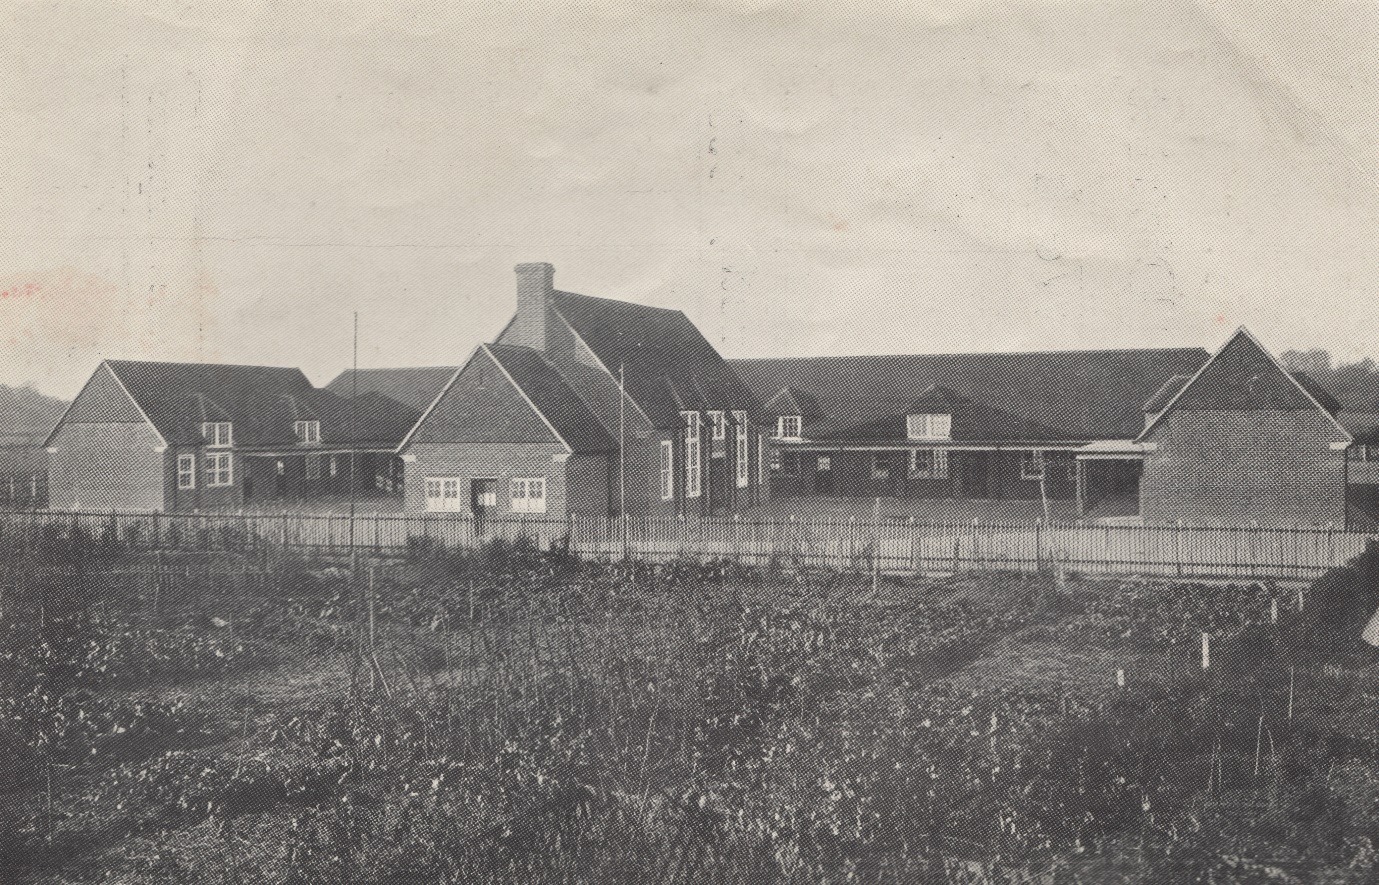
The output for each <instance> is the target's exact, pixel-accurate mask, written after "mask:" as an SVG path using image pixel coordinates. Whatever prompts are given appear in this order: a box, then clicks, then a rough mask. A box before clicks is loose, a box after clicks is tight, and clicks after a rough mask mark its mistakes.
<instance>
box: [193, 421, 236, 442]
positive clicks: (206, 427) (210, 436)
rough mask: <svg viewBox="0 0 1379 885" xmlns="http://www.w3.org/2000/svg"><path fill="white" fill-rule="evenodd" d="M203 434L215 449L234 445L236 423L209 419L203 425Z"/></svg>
mask: <svg viewBox="0 0 1379 885" xmlns="http://www.w3.org/2000/svg"><path fill="white" fill-rule="evenodd" d="M201 435H202V436H203V437H205V439H206V445H208V446H210V447H211V448H214V449H223V448H227V447H229V446H232V445H234V436H235V435H234V425H232V424H231V423H230V422H229V421H207V422H206V423H205V424H202V425H201Z"/></svg>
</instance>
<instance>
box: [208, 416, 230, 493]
mask: <svg viewBox="0 0 1379 885" xmlns="http://www.w3.org/2000/svg"><path fill="white" fill-rule="evenodd" d="M225 426H226V427H229V426H230V425H228V424H227V425H225ZM234 484H235V462H234V456H233V455H231V454H230V453H229V452H212V453H209V454H207V455H206V485H207V486H208V487H211V488H219V487H221V486H229V485H234Z"/></svg>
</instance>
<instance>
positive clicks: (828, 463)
mask: <svg viewBox="0 0 1379 885" xmlns="http://www.w3.org/2000/svg"><path fill="white" fill-rule="evenodd" d="M833 489H834V483H833V456H832V455H818V456H816V457H815V460H814V493H815V494H816V495H831V494H833Z"/></svg>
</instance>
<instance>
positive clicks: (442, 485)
mask: <svg viewBox="0 0 1379 885" xmlns="http://www.w3.org/2000/svg"><path fill="white" fill-rule="evenodd" d="M432 489H435V490H437V491H439V492H440V494H438V495H432V494H431V491H432ZM447 489H451V490H453V491H454V494H453V495H448V494H446V491H447ZM422 494H423V497H424V498H425V500H426V512H427V513H458V512H460V509H461V507H460V500H461V498H460V477H458V476H428V477H426V478H425V481H424V485H423V488H422ZM451 500H453V501H454V502H455V506H453V507H446V506H445V502H446V501H451ZM433 501H436V502H440V503H439V506H434V507H433V506H432V502H433Z"/></svg>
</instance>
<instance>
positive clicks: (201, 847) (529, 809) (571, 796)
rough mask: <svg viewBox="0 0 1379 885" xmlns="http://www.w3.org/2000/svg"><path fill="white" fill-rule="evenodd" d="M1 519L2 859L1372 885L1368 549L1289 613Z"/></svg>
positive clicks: (584, 875)
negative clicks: (185, 537) (201, 544)
mask: <svg viewBox="0 0 1379 885" xmlns="http://www.w3.org/2000/svg"><path fill="white" fill-rule="evenodd" d="M5 540H6V542H7V543H6V544H4V546H3V549H4V550H5V551H6V552H5V554H4V556H5V560H4V561H3V562H0V570H3V571H2V572H0V586H3V587H4V588H5V594H4V596H3V599H0V607H3V620H0V631H2V632H0V723H3V724H2V725H0V753H3V754H4V758H5V760H6V762H5V764H3V765H0V870H5V871H6V872H7V876H8V879H7V881H52V882H87V881H98V880H99V881H120V882H139V883H145V882H148V883H152V882H216V883H219V882H235V883H259V882H263V883H268V882H272V883H316V882H321V883H326V882H331V883H334V882H433V881H437V882H466V883H468V882H500V881H501V882H507V881H538V882H539V881H557V882H569V881H623V880H630V879H634V878H636V879H641V880H645V881H686V882H698V881H734V882H758V881H784V882H820V881H838V882H842V881H866V882H872V881H886V882H934V883H938V882H944V883H948V882H962V881H983V882H985V881H991V882H995V881H1010V882H1019V881H1040V882H1047V883H1055V882H1073V881H1082V882H1089V881H1094V882H1144V883H1150V882H1153V883H1164V882H1194V881H1200V882H1208V881H1210V882H1216V883H1227V882H1240V883H1245V882H1264V881H1270V882H1287V881H1298V882H1303V881H1306V882H1337V883H1340V882H1368V881H1373V880H1374V877H1375V876H1376V875H1379V854H1376V844H1377V843H1376V840H1379V777H1377V776H1376V775H1379V769H1377V768H1376V758H1377V757H1376V750H1377V749H1379V748H1377V747H1376V741H1377V740H1379V730H1376V725H1379V722H1376V717H1379V709H1376V707H1375V705H1374V703H1373V697H1374V694H1375V692H1376V688H1379V667H1376V666H1375V663H1374V661H1373V660H1372V658H1371V657H1370V656H1369V655H1368V653H1367V652H1366V651H1365V647H1364V646H1362V645H1361V644H1360V643H1359V642H1358V641H1356V640H1354V639H1353V638H1352V637H1354V636H1355V635H1356V634H1357V632H1358V624H1359V623H1362V622H1363V619H1364V618H1365V617H1366V616H1367V614H1368V612H1367V610H1366V608H1367V606H1368V605H1369V604H1370V603H1371V602H1372V600H1368V599H1366V598H1364V596H1363V594H1361V593H1359V591H1358V590H1357V587H1358V586H1359V579H1358V576H1357V574H1356V573H1353V572H1345V573H1338V574H1336V575H1333V576H1332V577H1331V578H1329V579H1328V580H1326V581H1324V582H1323V583H1322V584H1320V585H1319V586H1317V587H1316V588H1313V589H1312V590H1310V591H1309V592H1308V594H1307V595H1306V596H1305V605H1304V606H1303V608H1302V610H1301V611H1299V610H1298V599H1299V597H1298V595H1297V594H1296V593H1295V592H1294V591H1293V590H1292V589H1291V588H1288V589H1280V588H1274V587H1269V586H1264V585H1259V584H1240V585H1235V586H1202V585H1185V584H1177V585H1175V584H1166V583H1159V582H1145V581H1138V580H1124V581H1119V582H1093V581H1083V580H1079V579H1076V578H1075V577H1070V578H1066V579H1064V578H1063V577H1061V576H1057V575H1029V576H1020V575H994V576H993V575H984V576H973V577H962V576H959V577H955V578H949V579H906V580H883V581H881V583H880V584H879V586H876V587H873V584H872V582H871V580H870V578H858V577H854V576H848V575H842V574H835V573H828V572H816V571H797V570H792V569H788V568H784V567H772V568H768V569H764V570H760V571H758V570H751V569H744V568H741V567H736V566H734V565H732V564H728V563H712V564H707V565H704V564H694V563H678V564H672V565H667V566H659V567H652V566H645V565H636V564H621V563H619V564H606V563H594V562H582V561H579V560H577V559H575V558H573V557H571V556H569V555H567V554H562V553H561V552H560V551H558V550H557V551H553V552H543V551H539V550H536V549H535V548H533V547H532V546H531V545H528V544H524V543H515V544H507V543H495V544H492V545H490V546H489V547H487V548H485V549H483V550H480V551H476V552H472V553H466V552H457V551H449V550H444V549H440V548H438V547H436V546H435V545H429V544H417V545H415V546H414V547H413V548H412V549H411V550H410V551H409V554H408V556H407V558H406V559H405V561H402V562H391V563H379V564H370V563H366V562H362V561H361V562H357V563H355V564H354V567H353V568H350V563H348V562H334V563H325V562H313V561H308V560H305V559H299V558H291V557H281V558H280V557H277V556H269V557H260V556H257V555H255V556H247V555H245V554H240V553H231V552H225V553H221V554H216V556H217V557H218V558H216V559H214V560H208V559H207V558H206V557H207V554H198V558H196V559H190V558H188V559H179V558H176V557H174V556H165V557H163V558H160V559H157V560H155V559H151V558H149V555H148V554H146V553H135V552H133V551H131V550H126V549H125V547H124V542H123V541H122V540H121V539H119V538H117V537H114V536H113V535H112V536H108V537H104V538H101V537H85V536H81V535H76V536H71V535H67V536H59V535H56V534H51V533H50V534H48V535H46V536H43V537H34V538H26V539H22V540H23V543H19V542H18V539H14V538H10V539H5ZM55 562H65V563H70V564H72V565H71V566H70V567H65V568H55V567H53V566H52V563H55ZM1275 606H1277V608H1278V611H1279V621H1278V623H1275V622H1274V620H1273V611H1274V608H1275ZM1357 619H1358V621H1357ZM1204 631H1205V632H1208V633H1210V634H1211V636H1212V647H1211V656H1212V666H1211V668H1210V669H1208V670H1205V671H1204V670H1203V669H1202V667H1201V663H1200V654H1201V634H1202V632H1204ZM1118 670H1120V671H1123V672H1124V674H1125V683H1126V684H1125V687H1124V688H1121V687H1119V686H1118V684H1117V679H1116V673H1117V671H1118Z"/></svg>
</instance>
